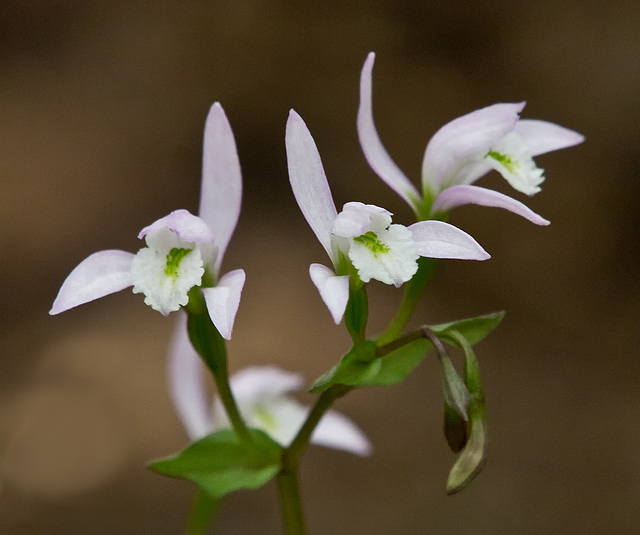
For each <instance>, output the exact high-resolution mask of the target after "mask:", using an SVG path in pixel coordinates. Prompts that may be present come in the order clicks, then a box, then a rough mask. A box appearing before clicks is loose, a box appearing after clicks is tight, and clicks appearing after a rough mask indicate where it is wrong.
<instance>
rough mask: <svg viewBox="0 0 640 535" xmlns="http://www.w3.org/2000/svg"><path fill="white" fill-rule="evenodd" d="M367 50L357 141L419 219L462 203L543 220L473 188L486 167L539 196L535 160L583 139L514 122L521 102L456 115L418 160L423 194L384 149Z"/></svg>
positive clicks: (558, 128)
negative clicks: (495, 208)
mask: <svg viewBox="0 0 640 535" xmlns="http://www.w3.org/2000/svg"><path fill="white" fill-rule="evenodd" d="M374 60H375V54H374V53H373V52H371V53H370V54H369V56H368V57H367V59H366V61H365V63H364V66H363V68H362V74H361V78H360V108H359V110H358V137H359V139H360V145H361V147H362V150H363V152H364V155H365V157H366V159H367V161H368V162H369V165H370V166H371V168H372V169H373V170H374V171H375V172H376V173H377V174H378V176H379V177H380V178H382V180H384V181H385V182H386V183H387V184H388V185H389V186H390V187H391V188H392V189H393V190H395V191H396V193H398V194H399V195H400V196H401V197H402V198H403V199H404V200H405V201H406V202H407V203H408V204H409V205H410V206H411V207H412V208H413V210H414V212H415V213H416V215H417V216H418V218H419V219H426V218H428V217H429V216H431V215H433V214H437V213H438V212H446V211H448V210H450V209H451V208H455V207H456V206H462V205H464V204H478V205H482V206H493V207H498V208H504V209H507V210H510V211H511V212H514V213H516V214H518V215H520V216H522V217H524V218H526V219H528V220H529V221H531V222H533V223H536V224H538V225H547V224H549V222H548V221H547V220H546V219H544V218H542V217H540V216H539V215H538V214H536V213H535V212H533V211H531V210H530V209H529V208H528V207H527V206H525V205H524V204H522V203H521V202H519V201H517V200H515V199H513V198H511V197H509V196H507V195H504V194H502V193H499V192H497V191H493V190H489V189H486V188H481V187H478V186H473V185H472V184H473V183H474V182H475V181H476V180H478V179H479V178H480V177H482V176H483V175H485V174H486V173H488V172H489V171H490V170H491V169H495V170H496V171H498V172H499V173H500V174H501V175H502V176H503V177H504V178H505V179H506V180H507V182H509V184H510V185H511V186H512V187H513V188H514V189H516V190H518V191H520V192H522V193H525V194H527V195H533V194H535V193H537V192H538V191H540V184H541V183H542V182H543V181H544V172H543V170H542V169H540V168H539V167H537V166H536V164H535V162H534V161H533V157H534V156H537V155H539V154H544V153H546V152H551V151H554V150H558V149H563V148H567V147H571V146H573V145H577V144H579V143H582V141H584V136H582V135H581V134H578V133H577V132H574V131H573V130H569V129H567V128H564V127H562V126H558V125H556V124H553V123H549V122H546V121H538V120H527V119H520V117H519V113H520V112H521V111H522V109H523V108H524V106H525V103H524V102H521V103H502V104H494V105H493V106H488V107H486V108H482V109H479V110H476V111H473V112H471V113H469V114H467V115H464V116H462V117H459V118H458V119H455V120H453V121H451V122H450V123H448V124H446V125H445V126H443V127H442V128H440V130H438V131H437V132H436V133H435V134H434V136H433V137H432V138H431V140H430V141H429V143H428V144H427V148H426V150H425V154H424V159H423V162H422V192H419V191H418V190H417V189H416V187H415V186H414V185H413V184H412V183H411V182H410V181H409V179H408V178H407V177H406V176H405V174H404V173H403V172H402V171H401V170H400V168H399V167H398V166H397V165H396V164H395V162H394V161H393V160H392V159H391V157H390V156H389V154H388V153H387V151H386V149H385V148H384V146H383V145H382V142H381V141H380V138H379V136H378V133H377V131H376V127H375V124H374V121H373V109H372V70H373V63H374Z"/></svg>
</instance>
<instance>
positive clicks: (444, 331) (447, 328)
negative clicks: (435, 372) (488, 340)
mask: <svg viewBox="0 0 640 535" xmlns="http://www.w3.org/2000/svg"><path fill="white" fill-rule="evenodd" d="M504 314H505V313H504V311H500V312H494V313H492V314H485V315H484V316H477V317H475V318H467V319H463V320H458V321H452V322H451V323H441V324H439V325H430V326H429V328H430V329H431V330H432V331H433V332H434V333H436V334H437V335H438V337H439V338H442V339H444V340H446V341H447V342H450V341H451V338H450V337H449V336H447V335H448V334H449V333H450V332H451V331H458V332H459V333H460V334H461V335H462V336H464V337H465V339H466V340H467V341H468V342H469V344H471V345H472V346H473V345H476V344H477V343H478V342H480V341H481V340H484V338H485V337H486V336H487V335H488V334H489V333H490V332H491V331H493V329H495V328H496V327H497V326H498V324H499V323H500V322H501V321H502V318H504ZM454 345H458V344H454Z"/></svg>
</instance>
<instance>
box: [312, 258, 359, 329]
mask: <svg viewBox="0 0 640 535" xmlns="http://www.w3.org/2000/svg"><path fill="white" fill-rule="evenodd" d="M309 275H310V277H311V280H312V281H313V284H315V285H316V288H318V291H319V292H320V297H322V300H323V301H324V304H325V305H327V308H328V309H329V312H331V317H332V318H333V321H335V322H336V325H337V324H338V323H340V322H341V321H342V316H344V311H345V310H346V309H347V303H348V302H349V275H336V274H335V273H334V272H333V271H331V270H330V269H329V268H328V267H326V266H323V265H322V264H311V265H310V266H309Z"/></svg>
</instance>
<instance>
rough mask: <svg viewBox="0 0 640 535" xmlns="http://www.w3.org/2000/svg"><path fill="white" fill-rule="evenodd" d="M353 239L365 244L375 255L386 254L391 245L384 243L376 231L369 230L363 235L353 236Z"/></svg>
mask: <svg viewBox="0 0 640 535" xmlns="http://www.w3.org/2000/svg"><path fill="white" fill-rule="evenodd" d="M353 241H355V242H357V243H360V244H362V245H364V246H365V247H366V248H367V249H369V250H370V251H371V252H372V253H373V254H374V255H379V254H386V253H388V252H389V247H387V246H386V245H385V244H384V243H382V242H381V241H380V240H379V239H378V236H376V233H375V232H372V231H369V232H367V233H365V234H363V235H362V236H358V237H357V238H353Z"/></svg>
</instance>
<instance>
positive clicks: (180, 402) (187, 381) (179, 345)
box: [167, 312, 213, 441]
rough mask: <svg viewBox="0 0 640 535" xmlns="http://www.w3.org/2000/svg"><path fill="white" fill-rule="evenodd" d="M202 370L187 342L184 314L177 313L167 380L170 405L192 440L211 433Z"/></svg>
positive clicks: (170, 348)
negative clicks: (171, 403)
mask: <svg viewBox="0 0 640 535" xmlns="http://www.w3.org/2000/svg"><path fill="white" fill-rule="evenodd" d="M205 371H206V368H205V365H204V363H203V362H202V359H200V356H199V355H198V353H197V352H196V350H195V349H193V346H192V345H191V341H190V340H189V335H188V333H187V315H186V314H185V313H184V312H179V313H178V321H177V323H176V326H175V330H174V333H173V337H172V339H171V343H170V345H169V361H168V363H167V381H168V383H169V395H170V397H171V401H172V402H173V406H174V407H175V409H176V412H177V413H178V416H179V417H180V420H181V421H182V425H184V427H185V429H186V431H187V435H188V436H189V438H190V439H191V440H192V441H193V440H198V439H199V438H202V437H203V436H205V435H207V434H209V433H211V431H212V430H213V422H212V419H211V411H212V402H213V400H212V398H211V397H210V396H209V393H208V391H207V386H206V384H205Z"/></svg>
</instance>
